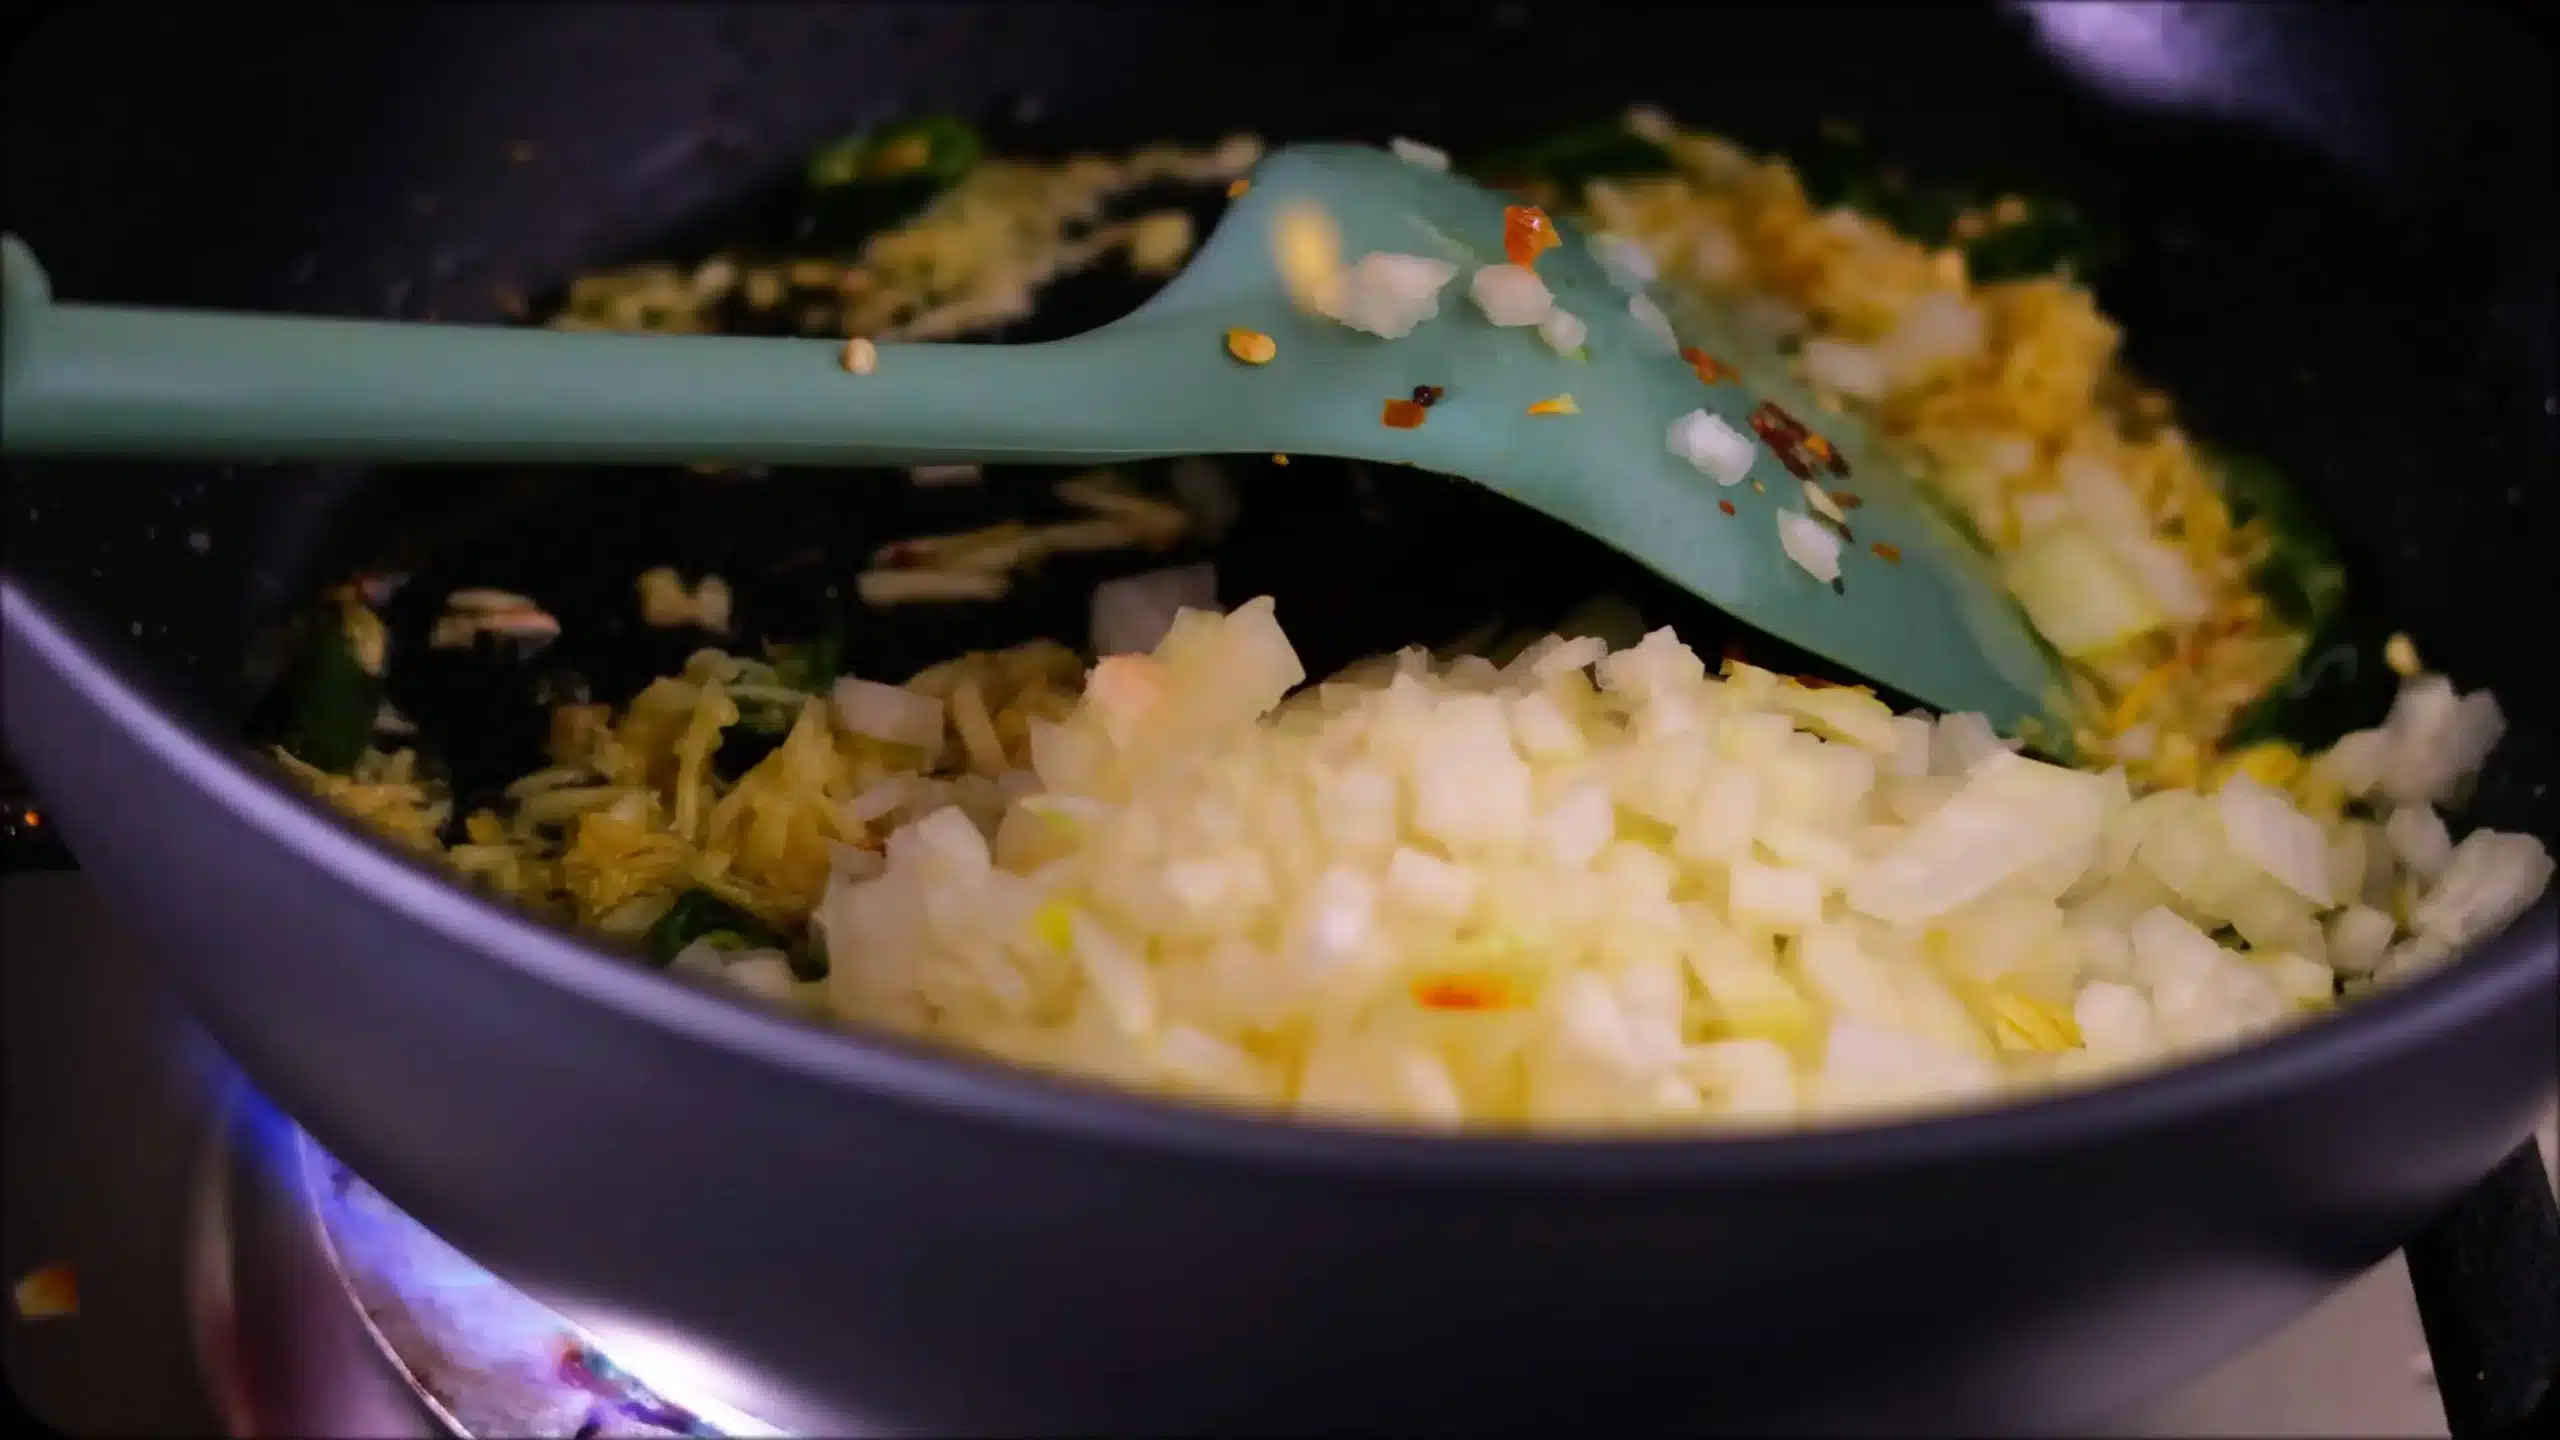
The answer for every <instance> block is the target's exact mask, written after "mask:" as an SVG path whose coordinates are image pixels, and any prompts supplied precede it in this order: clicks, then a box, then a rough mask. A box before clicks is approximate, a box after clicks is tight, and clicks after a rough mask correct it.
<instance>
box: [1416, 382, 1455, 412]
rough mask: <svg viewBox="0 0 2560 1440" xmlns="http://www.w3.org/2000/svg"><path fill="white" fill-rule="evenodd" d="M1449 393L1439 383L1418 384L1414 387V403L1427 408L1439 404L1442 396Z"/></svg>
mask: <svg viewBox="0 0 2560 1440" xmlns="http://www.w3.org/2000/svg"><path fill="white" fill-rule="evenodd" d="M1448 393H1449V392H1448V391H1447V390H1445V389H1443V388H1441V387H1440V386H1438V385H1416V386H1414V387H1413V403H1414V404H1416V405H1420V406H1423V407H1424V408H1426V409H1427V408H1429V407H1431V406H1433V405H1437V404H1439V403H1440V397H1441V396H1443V395H1446V394H1448Z"/></svg>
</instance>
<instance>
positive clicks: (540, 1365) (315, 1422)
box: [0, 871, 2560, 1437]
mask: <svg viewBox="0 0 2560 1440" xmlns="http://www.w3.org/2000/svg"><path fill="white" fill-rule="evenodd" d="M0 957H5V966H0V969H5V973H6V976H7V980H6V989H5V1000H6V1008H5V1012H0V1013H5V1015H6V1026H7V1029H6V1041H7V1048H6V1055H7V1064H8V1092H7V1093H8V1100H7V1107H8V1108H7V1129H6V1132H5V1136H6V1167H7V1168H6V1192H5V1198H6V1212H5V1213H6V1234H5V1248H4V1250H0V1255H4V1256H5V1261H6V1264H7V1267H8V1272H9V1275H10V1277H11V1278H12V1279H13V1280H16V1279H18V1278H20V1277H25V1276H29V1275H32V1274H37V1273H40V1272H46V1271H51V1272H52V1273H54V1274H55V1275H57V1276H67V1277H70V1278H72V1279H73V1280H75V1281H76V1288H77V1292H78V1294H77V1310H76V1313H71V1314H59V1315H52V1316H38V1317H30V1316H28V1315H27V1314H24V1313H13V1315H12V1317H11V1323H10V1329H9V1337H8V1348H7V1371H8V1378H9V1381H10V1383H11V1387H12V1388H13V1389H14V1390H15V1392H16V1394H17V1396H18V1397H19V1398H20V1400H21V1401H22V1403H24V1404H25V1405H26V1406H28V1407H29V1408H30V1409H31V1410H33V1412H34V1413H35V1416H36V1417H37V1418H38V1419H39V1420H41V1421H43V1422H45V1423H46V1424H47V1425H49V1426H50V1427H52V1428H54V1429H57V1430H60V1431H63V1432H66V1433H70V1434H78V1435H120V1436H157V1435H171V1436H176V1435H204V1434H218V1433H227V1434H232V1435H253V1434H255V1435H309V1434H330V1435H380V1436H421V1437H426V1436H436V1435H450V1434H478V1435H484V1436H490V1435H500V1434H504V1435H528V1436H530V1435H560V1436H578V1437H586V1436H605V1435H685V1434H692V1435H713V1434H756V1433H774V1432H772V1431H770V1430H769V1429H767V1428H766V1427H763V1426H760V1425H758V1424H757V1423H756V1422H755V1421H754V1420H753V1418H752V1417H750V1416H746V1415H742V1414H738V1413H736V1412H733V1411H729V1410H726V1409H724V1408H723V1407H722V1406H720V1404H719V1403H718V1400H717V1397H716V1396H712V1395H709V1394H704V1393H698V1392H689V1391H688V1390H687V1389H686V1387H685V1385H684V1383H683V1382H684V1379H685V1377H684V1374H683V1356H682V1354H681V1351H680V1350H673V1351H669V1352H666V1353H658V1354H652V1355H649V1356H646V1357H641V1356H635V1355H632V1354H631V1353H629V1352H628V1351H627V1350H626V1351H625V1352H624V1353H622V1354H621V1355H619V1356H607V1355H606V1354H604V1353H603V1351H602V1350H601V1349H600V1348H599V1347H597V1346H596V1345H595V1343H594V1342H593V1341H592V1339H591V1338H590V1337H588V1336H587V1335H585V1334H583V1333H582V1332H579V1331H577V1330H575V1329H574V1328H573V1327H571V1326H570V1325H568V1324H567V1322H565V1321H563V1320H561V1319H560V1318H559V1317H558V1316H556V1315H553V1314H551V1313H550V1312H548V1311H546V1310H544V1309H543V1308H542V1307H540V1306H539V1305H536V1304H535V1303H534V1302H532V1301H530V1300H528V1299H526V1298H525V1297H524V1296H522V1295H521V1294H519V1293H518V1292H516V1291H514V1290H512V1289H511V1288H509V1287H507V1286H506V1285H505V1284H503V1282H500V1281H498V1280H497V1279H495V1278H494V1277H492V1276H490V1275H488V1274H487V1273H486V1272H485V1271H482V1270H481V1269H480V1268H479V1267H477V1266H476V1265H473V1264H472V1263H471V1262H470V1261H469V1260H468V1259H467V1258H466V1257H463V1256H461V1255H459V1254H456V1253H455V1252H453V1251H452V1250H451V1249H449V1248H448V1247H445V1246H444V1245H443V1244H442V1243H441V1242H439V1241H437V1240H436V1239H435V1238H434V1237H433V1236H431V1235H429V1234H427V1233H426V1232H425V1231H424V1230H423V1229H421V1228H420V1227H418V1226H417V1225H415V1223H414V1222H411V1221H409V1220H408V1219H407V1218H406V1217H405V1216H402V1215H401V1214H400V1213H399V1212H398V1211H397V1210H396V1209H394V1208H393V1207H391V1206H390V1205H389V1203H388V1202H386V1201H384V1200H383V1199H382V1198H381V1197H380V1196H379V1195H377V1194H375V1193H374V1192H373V1191H372V1190H371V1188H370V1187H369V1186H366V1185H365V1184H364V1183H363V1182H362V1181H361V1179H359V1178H357V1177H354V1176H351V1175H349V1174H347V1173H346V1172H345V1171H344V1170H343V1169H342V1168H341V1167H339V1166H338V1165H337V1164H336V1162H335V1161H333V1160H331V1159H330V1158H329V1157H328V1156H327V1155H326V1154H325V1153H324V1152H322V1151H321V1150H320V1149H319V1147H318V1146H317V1145H316V1144H315V1143H313V1142H312V1141H311V1140H310V1139H309V1138H308V1137H307V1136H305V1135H303V1134H302V1132H301V1131H299V1130H298V1129H296V1128H295V1127H294V1126H293V1125H292V1124H291V1122H290V1121H289V1120H288V1119H287V1118H286V1117H284V1116H283V1115H281V1114H280V1113H278V1112H277V1111H275V1110H274V1109H273V1108H272V1107H271V1106H269V1105H267V1104H266V1102H265V1101H264V1100H263V1099H261V1098H260V1097H259V1096H258V1095H257V1094H256V1093H255V1091H254V1090H253V1089H252V1088H251V1087H250V1086H248V1084H247V1083H246V1082H245V1081H244V1080H243V1079H242V1078H241V1077H240V1076H239V1074H238V1073H237V1072H236V1071H235V1070H233V1069H232V1067H231V1066H230V1065H229V1063H228V1062H227V1061H225V1060H224V1059H223V1058H222V1056H221V1055H220V1053H219V1052H218V1051H217V1050H216V1049H215V1048H214V1047H213V1045H212V1044H211V1043H210V1042H209V1041H208V1040H207V1039H206V1038H205V1037H204V1036H203V1035H202V1034H201V1032H199V1031H197V1030H196V1029H195V1027H194V1026H193V1025H192V1024H191V1022H189V1021H188V1019H187V1018H186V1016H185V1015H184V1013H183V1012H182V1011H181V1010H180V1009H179V1008H178V1006H177V1005H176V1003H175V1002H174V1000H173V999H172V998H171V997H170V995H169V994H168V993H167V991H166V990H165V989H163V988H162V986H161V984H160V982H159V981H158V979H157V977H156V975H155V974H154V973H153V972H152V971H151V970H150V969H149V968H148V966H147V965H146V964H145V963H144V962H143V961H142V959H141V957H139V956H138V955H137V954H136V953H135V952H134V950H133V948H132V946H131V944H130V943H129V942H128V941H127V940H126V938H125V937H124V935H123V934H122V933H121V931H120V930H119V929H118V927H117V926H116V925H115V923H114V921H113V920H112V918H111V917H110V916H109V915H108V914H107V913H106V912H105V910H104V907H103V906H102V905H101V904H100V902H99V901H98V900H97V898H96V897H95V895H94V893H93V892H92V891H91V890H90V889H89V888H88V887H87V886H86V885H85V883H84V882H83V881H82V880H81V879H80V877H79V876H78V875H77V874H76V873H72V872H67V871H57V872H50V873H21V874H14V875H0ZM2543 1149H2544V1153H2545V1154H2546V1155H2550V1154H2554V1153H2560V1147H2555V1146H2554V1145H2553V1144H2552V1142H2551V1139H2550V1137H2549V1136H2548V1135H2546V1137H2545V1139H2544V1141H2543ZM2111 1430H2112V1433H2115V1434H2120V1435H2217V1434H2219V1435H2324V1436H2423V1435H2443V1434H2445V1433H2447V1432H2446V1423H2445V1413H2444V1407H2443V1406H2442V1405H2441V1404H2440V1403H2439V1401H2438V1399H2437V1396H2436V1392H2435V1390H2434V1389H2433V1386H2432V1381H2431V1375H2430V1372H2429V1362H2428V1350H2427V1346H2426V1341H2425V1338H2424V1336H2423V1334H2422V1332H2421V1330H2420V1326H2419V1321H2418V1315H2417V1310H2416V1307H2415V1304H2414V1303H2413V1300H2412V1296H2411V1291H2410V1286H2409V1282H2408V1275H2407V1271H2406V1269H2405V1268H2404V1267H2403V1266H2402V1264H2401V1262H2400V1261H2399V1259H2398V1258H2397V1257H2395V1258H2394V1259H2393V1260H2391V1261H2389V1262H2387V1263H2386V1264H2384V1265H2383V1266H2380V1267H2377V1268H2376V1269H2375V1270H2374V1271H2373V1272H2371V1273H2370V1274H2368V1275H2366V1276H2365V1277H2364V1278H2363V1279H2361V1280H2359V1281H2358V1282H2357V1283H2356V1284H2354V1285H2352V1286H2350V1287H2348V1288H2347V1289H2345V1290H2342V1291H2341V1292H2340V1293H2339V1294H2338V1295H2336V1296H2334V1297H2332V1299H2331V1300H2330V1301H2329V1302H2328V1303H2327V1304H2326V1305H2324V1306H2323V1307H2321V1308H2320V1309H2319V1310H2318V1311H2315V1312H2314V1313H2313V1314H2312V1315H2310V1316H2308V1317H2306V1318H2305V1319H2303V1320H2302V1321H2300V1322H2298V1323H2297V1324H2296V1325H2294V1326H2293V1327H2291V1328H2290V1329H2288V1330H2286V1331H2283V1332H2281V1333H2279V1334H2278V1335H2276V1336H2274V1337H2271V1338H2270V1339H2268V1340H2267V1341H2265V1342H2264V1343H2262V1344H2260V1345H2259V1346H2258V1347H2256V1348H2255V1349H2253V1350H2251V1351H2249V1352H2247V1353H2246V1354H2243V1355H2239V1356H2235V1357H2233V1359H2232V1360H2231V1361H2230V1362H2228V1363H2227V1364H2226V1365H2224V1366H2223V1367H2222V1368H2221V1369H2219V1370H2217V1371H2215V1372H2214V1373H2212V1374H2210V1375H2208V1376H2206V1377H2204V1378H2203V1379H2202V1380H2200V1381H2198V1382H2196V1383H2195V1384H2193V1385H2190V1386H2189V1387H2187V1388H2186V1389H2184V1390H2182V1391H2180V1392H2177V1393H2176V1394H2173V1395H2171V1396H2168V1397H2166V1398H2165V1399H2163V1400H2161V1401H2159V1402H2158V1403H2156V1404H2154V1405H2151V1406H2148V1407H2146V1408H2145V1409H2144V1410H2142V1411H2141V1412H2139V1413H2137V1414H2133V1415H2129V1416H2126V1417H2123V1419H2122V1420H2121V1422H2120V1423H2119V1424H2118V1425H2116V1426H2114V1427H2111Z"/></svg>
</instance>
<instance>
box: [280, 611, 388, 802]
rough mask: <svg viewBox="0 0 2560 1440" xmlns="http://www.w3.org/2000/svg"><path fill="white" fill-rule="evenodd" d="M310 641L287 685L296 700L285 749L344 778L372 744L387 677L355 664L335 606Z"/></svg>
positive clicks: (317, 617)
mask: <svg viewBox="0 0 2560 1440" xmlns="http://www.w3.org/2000/svg"><path fill="white" fill-rule="evenodd" d="M310 637H311V638H310V639H309V641H308V642H307V643H306V644H305V645H304V647H303V650H302V654H301V655H300V657H299V658H298V659H296V661H295V662H294V665H293V669H292V672H291V674H290V675H289V676H288V677H287V680H286V682H285V683H286V685H287V687H288V690H289V693H290V695H291V697H292V698H291V700H290V701H289V702H288V707H287V710H286V715H285V726H284V735H283V738H282V743H283V745H284V748H285V749H287V750H289V751H291V752H292V753H293V755H294V756H295V757H296V758H297V759H300V760H301V761H302V762H303V763H304V764H306V765H311V766H314V767H316V768H318V769H322V770H326V771H328V772H329V773H331V774H333V775H343V774H345V773H347V771H349V770H350V769H352V768H354V766H355V763H356V759H357V757H358V756H361V755H362V754H364V750H365V746H366V745H367V744H369V743H371V741H372V739H373V722H374V717H375V716H376V715H378V714H380V713H381V711H382V677H381V676H379V675H375V674H373V673H371V672H370V671H368V670H366V669H365V668H364V665H363V664H362V663H361V662H360V661H358V660H357V659H356V652H355V645H354V643H353V642H352V641H351V640H349V639H348V637H347V627H346V622H345V620H344V618H343V617H342V615H341V614H340V612H339V609H338V607H337V606H336V605H334V604H329V605H323V606H321V607H320V608H319V609H318V610H317V611H315V612H314V613H313V614H312V617H311V621H310Z"/></svg>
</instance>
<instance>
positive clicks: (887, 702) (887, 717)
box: [830, 675, 942, 750]
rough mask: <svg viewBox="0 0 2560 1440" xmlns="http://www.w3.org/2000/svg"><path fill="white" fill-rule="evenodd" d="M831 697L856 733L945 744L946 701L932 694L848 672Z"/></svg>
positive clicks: (925, 745)
mask: <svg viewBox="0 0 2560 1440" xmlns="http://www.w3.org/2000/svg"><path fill="white" fill-rule="evenodd" d="M830 698H831V699H832V700H833V701H834V704H835V712H836V721H837V723H838V724H841V725H843V726H844V728H846V729H847V730H850V731H852V732H853V733H854V734H856V735H866V736H869V737H870V738H871V739H874V740H878V741H880V742H882V743H884V744H889V745H908V746H913V747H915V748H917V749H920V750H938V749H940V748H941V746H942V702H941V701H939V700H936V699H934V698H933V697H932V696H930V695H918V694H917V693H915V692H914V691H912V690H907V689H902V688H900V687H898V686H896V685H883V684H880V683H879V682H877V681H873V680H857V679H855V678H854V677H853V676H851V675H844V676H839V677H837V679H836V683H835V687H834V690H833V691H832V693H831V696H830Z"/></svg>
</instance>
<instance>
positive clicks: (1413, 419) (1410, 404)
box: [1378, 396, 1431, 430]
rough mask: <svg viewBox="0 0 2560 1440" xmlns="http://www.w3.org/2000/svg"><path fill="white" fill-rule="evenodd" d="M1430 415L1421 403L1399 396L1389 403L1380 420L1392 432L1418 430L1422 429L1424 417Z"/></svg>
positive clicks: (1379, 417)
mask: <svg viewBox="0 0 2560 1440" xmlns="http://www.w3.org/2000/svg"><path fill="white" fill-rule="evenodd" d="M1430 413H1431V412H1430V411H1429V410H1427V409H1425V408H1424V407H1423V405H1422V403H1421V402H1420V401H1418V400H1407V399H1404V398H1403V397H1401V396H1399V397H1397V398H1396V399H1393V400H1389V401H1388V402H1387V405H1386V409H1385V410H1384V411H1383V412H1382V413H1381V414H1380V415H1379V416H1378V419H1379V421H1380V422H1381V423H1383V424H1384V425H1385V426H1386V427H1387V428H1388V429H1390V430H1416V429H1420V428H1421V426H1422V421H1423V417H1425V416H1427V415H1429V414H1430Z"/></svg>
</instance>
